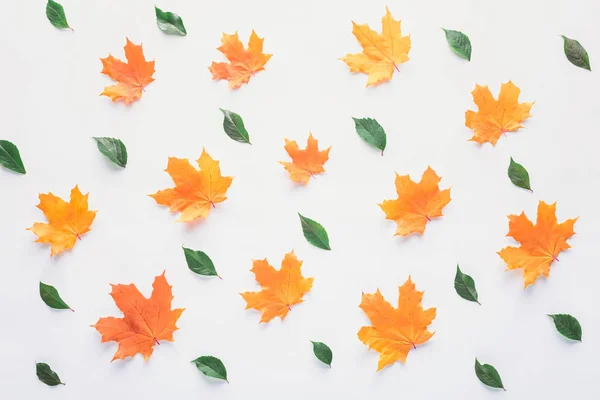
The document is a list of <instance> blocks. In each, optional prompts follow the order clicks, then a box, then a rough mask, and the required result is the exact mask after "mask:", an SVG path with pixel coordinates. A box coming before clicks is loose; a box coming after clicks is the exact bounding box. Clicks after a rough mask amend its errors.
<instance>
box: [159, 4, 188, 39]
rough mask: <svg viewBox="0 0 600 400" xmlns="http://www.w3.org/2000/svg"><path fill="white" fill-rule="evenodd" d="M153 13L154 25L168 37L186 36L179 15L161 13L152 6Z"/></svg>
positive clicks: (161, 11)
mask: <svg viewBox="0 0 600 400" xmlns="http://www.w3.org/2000/svg"><path fill="white" fill-rule="evenodd" d="M154 12H155V13H156V25H158V29H160V30H161V31H163V32H164V33H166V34H168V35H179V36H185V35H187V31H186V30H185V26H184V25H183V20H182V19H181V17H180V16H179V15H177V14H175V13H172V12H168V11H163V10H161V9H160V8H158V7H156V6H154Z"/></svg>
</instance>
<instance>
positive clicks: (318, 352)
mask: <svg viewBox="0 0 600 400" xmlns="http://www.w3.org/2000/svg"><path fill="white" fill-rule="evenodd" d="M311 343H312V344H313V353H315V357H317V359H319V361H321V362H322V363H323V364H327V365H329V368H331V361H332V360H333V352H332V351H331V349H330V348H329V346H327V345H326V344H325V343H323V342H313V341H312V340H311Z"/></svg>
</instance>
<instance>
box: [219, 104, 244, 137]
mask: <svg viewBox="0 0 600 400" xmlns="http://www.w3.org/2000/svg"><path fill="white" fill-rule="evenodd" d="M219 110H221V112H222V113H223V130H224V131H225V133H226V134H227V136H229V137H230V138H232V139H233V140H235V141H236V142H240V143H248V144H251V143H250V136H249V135H248V131H247V130H246V128H245V127H244V121H243V120H242V117H240V116H239V114H236V113H234V112H233V111H229V110H223V109H222V108H219Z"/></svg>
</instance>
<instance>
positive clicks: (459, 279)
mask: <svg viewBox="0 0 600 400" xmlns="http://www.w3.org/2000/svg"><path fill="white" fill-rule="evenodd" d="M454 289H455V290H456V293H458V295H459V296H460V297H462V298H463V299H465V300H469V301H474V302H476V303H477V304H479V305H481V303H480V302H479V300H478V297H477V289H475V281H474V280H473V278H471V277H470V276H469V275H467V274H463V273H462V271H461V270H460V268H459V267H458V265H457V266H456V276H455V277H454Z"/></svg>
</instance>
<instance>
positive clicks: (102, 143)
mask: <svg viewBox="0 0 600 400" xmlns="http://www.w3.org/2000/svg"><path fill="white" fill-rule="evenodd" d="M94 140H96V143H97V144H98V150H100V153H102V154H104V155H105V156H106V157H108V159H109V160H110V161H112V162H113V163H115V164H116V165H118V166H119V167H123V168H125V166H126V165H127V149H126V148H125V145H124V144H123V142H121V140H119V139H115V138H109V137H95V138H94Z"/></svg>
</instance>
